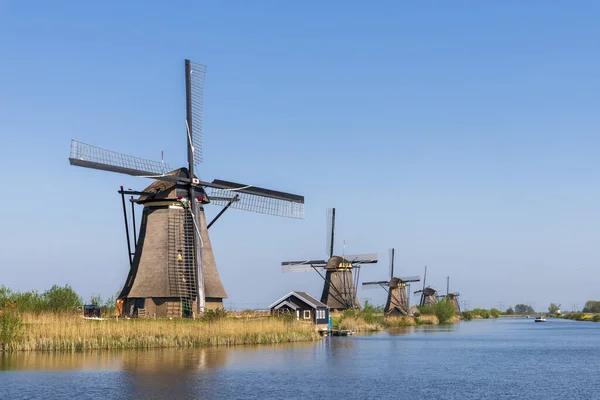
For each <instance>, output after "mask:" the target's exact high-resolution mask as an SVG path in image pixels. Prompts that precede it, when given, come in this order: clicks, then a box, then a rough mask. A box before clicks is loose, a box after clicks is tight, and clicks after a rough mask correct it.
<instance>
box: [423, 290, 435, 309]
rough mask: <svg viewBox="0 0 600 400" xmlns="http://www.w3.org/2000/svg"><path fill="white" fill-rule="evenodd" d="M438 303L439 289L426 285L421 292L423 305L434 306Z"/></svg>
mask: <svg viewBox="0 0 600 400" xmlns="http://www.w3.org/2000/svg"><path fill="white" fill-rule="evenodd" d="M435 303H437V291H436V290H435V289H433V288H430V287H426V288H425V289H423V292H422V293H421V306H425V307H427V306H432V305H434V304H435Z"/></svg>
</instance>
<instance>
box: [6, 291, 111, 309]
mask: <svg viewBox="0 0 600 400" xmlns="http://www.w3.org/2000/svg"><path fill="white" fill-rule="evenodd" d="M115 300H116V296H113V297H111V298H109V299H107V300H106V302H103V301H102V298H101V297H100V296H92V297H91V299H90V300H89V301H88V302H87V304H93V305H97V306H99V307H101V308H103V309H104V310H106V311H108V310H114V308H115ZM82 305H83V300H82V298H81V296H79V295H78V294H77V293H76V292H75V291H74V290H73V288H71V286H69V285H65V286H58V285H53V286H52V287H51V288H50V289H48V290H46V291H44V292H42V293H40V292H38V291H37V290H30V291H28V292H18V291H13V290H11V289H9V288H7V287H6V286H4V285H2V286H0V308H12V309H15V310H17V311H19V312H25V313H34V314H39V313H43V312H75V311H77V309H78V308H80V307H81V306H82Z"/></svg>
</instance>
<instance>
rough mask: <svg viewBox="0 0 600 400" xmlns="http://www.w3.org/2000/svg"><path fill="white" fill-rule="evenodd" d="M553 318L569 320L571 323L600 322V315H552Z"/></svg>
mask: <svg viewBox="0 0 600 400" xmlns="http://www.w3.org/2000/svg"><path fill="white" fill-rule="evenodd" d="M553 317H554V318H563V319H570V320H573V321H590V322H600V314H592V313H569V314H563V315H553Z"/></svg>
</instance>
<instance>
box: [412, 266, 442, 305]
mask: <svg viewBox="0 0 600 400" xmlns="http://www.w3.org/2000/svg"><path fill="white" fill-rule="evenodd" d="M426 282H427V267H425V274H424V275H423V289H421V290H417V291H416V292H415V293H414V294H417V293H421V300H420V301H419V306H420V307H424V306H431V305H434V304H435V303H437V290H435V289H433V288H431V287H429V286H425V284H426Z"/></svg>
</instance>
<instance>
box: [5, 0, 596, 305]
mask: <svg viewBox="0 0 600 400" xmlns="http://www.w3.org/2000/svg"><path fill="white" fill-rule="evenodd" d="M426 3H427V4H424V2H419V4H417V5H415V4H408V2H397V1H389V2H383V1H382V2H375V3H373V2H364V1H361V2H355V1H337V2H336V1H328V2H321V1H301V2H283V1H229V2H200V1H190V2H177V4H175V3H172V4H169V5H166V3H165V2H151V1H129V2H81V1H79V2H76V1H72V2H63V1H52V2H47V1H44V2H41V1H40V2H32V1H16V0H0V135H1V141H0V168H1V170H2V171H4V177H3V181H4V188H5V189H4V195H3V197H2V200H1V202H2V207H0V221H1V222H0V234H1V239H2V240H1V241H0V254H1V256H0V284H5V285H7V286H10V287H12V288H14V289H18V290H29V289H39V290H44V289H46V288H49V287H50V286H51V285H52V284H55V283H56V284H60V285H62V284H65V283H69V284H70V285H72V286H73V287H74V288H75V289H76V290H77V291H78V292H79V293H81V294H82V295H83V297H84V299H88V298H89V296H90V295H91V294H100V295H102V296H103V297H108V296H110V295H112V294H114V293H115V292H116V291H117V290H119V289H120V288H121V286H122V284H123V282H124V280H125V277H126V275H127V270H128V261H127V255H126V252H127V250H126V243H125V233H124V227H123V217H122V211H121V199H120V198H119V195H118V194H117V192H116V191H117V189H118V187H119V186H120V185H125V186H126V187H131V188H135V189H142V188H143V187H145V186H146V185H147V184H149V183H150V181H149V180H144V179H141V178H131V177H127V176H124V175H118V174H111V173H107V172H102V171H93V170H88V169H83V168H75V167H71V166H70V165H69V163H68V159H67V158H68V153H69V140H70V139H71V138H76V139H78V140H81V141H84V142H88V143H91V144H95V145H98V146H101V147H105V148H109V149H113V150H115V151H120V152H124V153H129V154H134V155H138V156H140V157H145V158H152V159H160V154H161V153H160V152H161V151H163V150H164V152H165V159H166V161H168V162H169V163H170V164H171V165H172V166H174V167H175V166H182V165H183V164H184V162H185V113H184V80H183V79H184V76H183V60H184V58H189V59H192V60H194V61H196V62H201V63H204V64H207V65H208V69H207V81H206V92H205V125H204V132H205V134H204V150H205V151H204V164H203V165H202V166H201V168H200V171H199V172H200V175H201V177H202V178H203V179H205V180H212V179H215V178H217V179H225V180H231V181H236V182H242V183H248V184H255V185H257V186H263V187H269V188H273V189H278V190H283V191H288V192H292V193H298V194H302V195H304V196H305V198H306V218H305V219H304V220H289V219H279V218H275V217H269V216H264V215H260V214H251V213H246V212H242V211H237V210H232V211H228V212H227V213H226V214H225V215H224V216H223V218H222V219H221V220H220V221H219V222H218V223H217V224H215V226H214V227H213V228H211V238H212V242H213V249H214V251H215V257H216V260H217V264H218V267H219V271H220V274H221V278H222V280H223V282H224V285H225V287H226V289H227V291H228V292H229V295H230V298H229V299H228V300H227V302H226V304H227V305H228V306H229V305H233V306H234V307H237V308H242V307H244V308H245V307H259V306H260V307H264V306H267V305H268V304H270V303H271V302H272V301H274V300H276V299H277V298H278V297H280V296H282V295H283V294H285V293H287V292H288V291H290V290H303V291H307V292H309V293H312V294H313V295H315V296H317V297H318V296H319V295H320V291H321V287H322V281H321V278H319V276H318V275H316V274H315V273H305V274H298V273H296V274H282V273H281V270H280V262H281V261H282V260H284V259H290V258H293V259H296V258H300V259H302V258H314V257H322V256H324V255H325V243H324V242H325V214H326V209H327V208H328V207H336V208H337V214H338V223H337V227H338V230H337V234H336V237H337V239H338V240H337V241H336V247H337V249H340V250H341V247H342V244H343V240H345V241H346V252H347V253H365V252H378V254H379V256H380V264H378V265H369V266H367V267H365V268H364V269H363V271H362V274H361V278H362V279H363V280H371V279H376V280H377V279H383V278H385V277H386V276H387V271H388V259H387V250H388V249H389V248H390V247H395V248H396V254H397V265H398V268H399V273H400V274H406V275H414V274H422V270H423V267H424V266H425V265H427V266H428V268H429V272H428V277H429V278H430V279H428V283H431V284H432V285H433V286H435V287H437V288H438V289H445V278H446V276H447V275H450V276H451V280H452V282H451V289H452V290H455V291H460V292H461V295H462V299H463V300H466V301H468V302H469V305H470V307H475V306H481V307H496V306H498V305H499V303H500V302H502V304H503V305H504V306H505V307H506V306H508V305H514V304H515V303H519V302H523V303H531V304H532V305H534V306H535V307H536V308H537V309H544V308H545V307H547V305H548V304H549V303H550V302H557V303H562V305H563V309H570V308H572V306H573V305H575V304H579V306H582V305H583V303H584V302H585V301H586V300H589V299H600V290H599V282H600V270H599V268H598V265H599V262H600V254H599V251H600V246H599V239H600V214H599V207H600V190H599V186H598V182H599V178H600V168H599V167H600V135H599V134H598V128H599V127H600V114H599V113H598V104H600V80H599V78H598V71H600V51H599V50H600V44H599V42H598V38H600V24H599V23H598V20H599V17H600V5H598V3H597V2H593V1H579V2H567V1H561V2H557V1H544V2H533V1H530V2H523V1H503V2H493V3H492V2H475V1H467V2H463V1H453V2H446V1H438V2H436V1H433V2H426ZM216 212H218V208H214V207H213V208H211V209H210V210H208V213H209V217H210V216H213V215H214V214H216ZM359 295H360V297H361V299H363V300H364V299H365V298H369V299H371V300H372V301H374V302H375V303H383V301H384V293H383V291H377V290H368V291H367V290H362V289H361V290H360V292H359ZM413 299H415V298H413Z"/></svg>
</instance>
